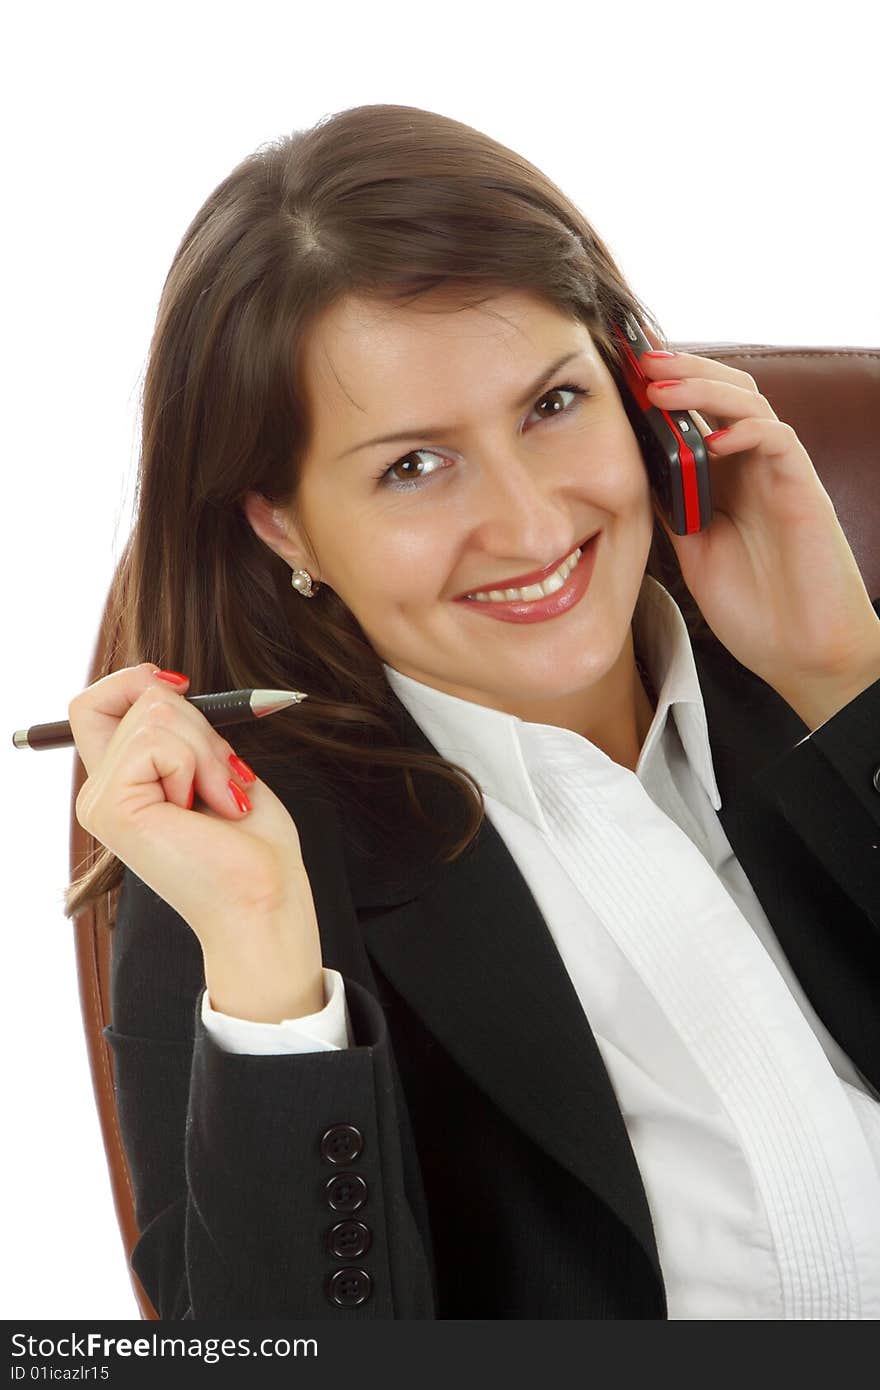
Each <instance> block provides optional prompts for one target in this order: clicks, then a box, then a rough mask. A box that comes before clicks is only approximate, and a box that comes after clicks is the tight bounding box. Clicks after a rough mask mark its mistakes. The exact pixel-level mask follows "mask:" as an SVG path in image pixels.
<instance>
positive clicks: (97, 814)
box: [76, 701, 250, 848]
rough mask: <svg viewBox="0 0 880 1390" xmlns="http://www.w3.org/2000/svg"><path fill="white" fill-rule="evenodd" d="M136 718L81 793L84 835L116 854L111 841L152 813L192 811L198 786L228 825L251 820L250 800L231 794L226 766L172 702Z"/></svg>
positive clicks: (152, 707) (156, 705)
mask: <svg viewBox="0 0 880 1390" xmlns="http://www.w3.org/2000/svg"><path fill="white" fill-rule="evenodd" d="M138 713H139V721H138V722H137V723H134V724H131V725H128V726H126V727H125V728H124V729H123V728H122V725H120V727H119V730H118V735H119V736H115V737H114V740H113V742H112V746H111V747H110V749H109V750H108V753H107V755H106V756H105V758H104V759H103V761H102V763H101V765H100V767H99V769H98V771H97V773H96V774H95V776H93V777H90V778H88V779H87V781H86V782H85V783H84V784H83V786H82V788H81V789H80V792H79V795H78V797H77V802H76V814H77V819H78V820H79V822H80V824H81V825H82V826H83V828H84V829H86V830H88V831H89V832H90V833H91V834H93V835H95V837H96V838H97V839H99V840H100V841H101V842H102V843H103V844H105V845H110V847H111V848H113V847H114V846H113V845H111V844H110V839H109V838H108V837H109V836H111V835H112V836H114V837H116V839H115V841H114V843H119V842H120V841H119V835H120V830H121V829H123V828H124V826H125V825H131V824H132V823H134V822H135V821H137V820H138V817H140V816H141V815H142V814H143V812H144V811H145V810H146V809H147V808H148V807H151V806H155V805H157V804H159V803H160V802H163V801H169V802H172V803H174V804H175V805H176V806H177V807H179V808H182V809H190V808H191V802H190V790H191V788H192V787H193V784H194V783H196V784H197V785H198V787H199V795H200V796H201V798H202V800H203V801H204V802H205V803H206V805H207V806H208V807H210V808H211V809H212V810H214V811H216V812H217V814H218V815H220V816H222V817H223V818H224V819H232V820H236V819H238V820H240V819H241V818H242V817H243V816H245V815H247V813H248V810H249V809H250V806H249V801H248V798H247V796H246V795H245V794H244V793H241V792H240V793H239V798H240V799H236V798H235V797H234V796H233V795H232V794H231V793H230V790H229V783H230V781H231V780H232V778H231V770H230V768H229V767H228V765H227V764H226V762H225V760H221V759H220V758H219V757H217V756H216V753H215V751H214V749H213V747H212V746H211V744H210V741H209V740H207V739H204V738H201V737H200V736H199V735H198V732H196V734H195V735H194V734H193V729H192V726H190V725H189V724H187V723H186V722H185V721H183V720H182V719H181V717H180V711H179V710H178V709H175V707H174V705H173V704H172V703H171V702H169V701H165V702H162V701H156V702H155V703H152V704H150V705H149V706H147V707H146V708H141V709H139V710H138ZM117 822H118V823H120V824H119V825H117Z"/></svg>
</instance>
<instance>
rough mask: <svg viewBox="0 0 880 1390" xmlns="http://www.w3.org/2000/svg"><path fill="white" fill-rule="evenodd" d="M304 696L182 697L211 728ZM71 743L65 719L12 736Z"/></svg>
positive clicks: (230, 693) (25, 741) (34, 743)
mask: <svg viewBox="0 0 880 1390" xmlns="http://www.w3.org/2000/svg"><path fill="white" fill-rule="evenodd" d="M308 698H309V697H308V695H306V694H304V693H303V691H301V690H222V691H220V692H219V694H214V695H184V696H183V699H184V700H188V701H189V703H190V704H191V705H195V707H196V709H200V710H201V712H202V714H203V715H204V716H205V718H206V719H207V721H208V723H209V724H212V725H213V726H214V728H215V729H222V728H224V727H225V726H226V725H227V724H246V723H247V721H248V720H249V719H265V718H266V716H267V715H269V714H277V713H278V711H279V710H282V709H287V708H288V706H289V705H298V704H299V703H300V701H301V700H307V699H308ZM75 742H76V740H75V739H74V737H73V733H72V731H71V728H70V724H69V723H68V721H67V720H66V719H59V720H57V721H56V722H55V723H53V724H32V725H31V727H30V728H29V729H16V731H15V733H14V734H13V735H12V743H13V746H14V747H15V748H71V747H72V746H73V744H74V743H75Z"/></svg>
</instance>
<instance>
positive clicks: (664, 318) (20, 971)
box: [0, 0, 880, 1320]
mask: <svg viewBox="0 0 880 1390" xmlns="http://www.w3.org/2000/svg"><path fill="white" fill-rule="evenodd" d="M871 26H873V32H871V31H870V29H871ZM878 37H880V35H878V32H877V20H876V18H875V17H874V7H873V6H868V5H866V4H865V3H864V0H838V3H836V4H834V5H833V6H831V7H816V8H815V9H813V8H809V7H805V6H804V5H803V4H795V3H791V4H782V3H775V4H774V3H772V0H771V2H770V3H767V2H766V0H765V3H761V4H757V3H753V0H748V2H747V0H737V3H736V4H735V5H732V4H712V5H710V4H707V3H705V0H701V3H696V0H694V3H680V2H679V0H652V3H637V2H636V0H629V3H626V4H622V5H602V6H594V5H590V4H588V3H584V0H577V3H574V4H572V3H568V0H559V2H558V3H556V4H554V5H552V6H545V5H537V6H531V5H516V4H513V5H509V6H507V7H502V6H498V5H494V4H493V5H489V4H481V3H480V2H479V0H476V3H474V0H469V3H467V4H461V3H460V0H445V3H443V4H442V5H413V4H406V5H404V4H390V3H382V0H377V3H373V4H370V5H361V4H358V5H351V6H348V5H346V4H342V5H341V6H340V5H339V4H337V5H333V6H327V5H319V6H316V7H312V6H308V5H302V6H300V5H294V4H291V3H286V4H267V3H260V0H251V3H249V4H247V5H244V4H242V3H238V4H234V5H233V4H227V3H222V4H218V3H212V4H207V3H199V4H187V3H185V0H176V2H175V3H173V4H169V3H167V2H165V3H156V2H155V0H151V3H150V4H149V5H147V4H143V5H133V4H127V3H122V4H116V5H112V6H111V5H109V4H107V5H98V4H76V3H73V4H60V3H54V4H52V3H48V4H46V3H44V4H41V5H39V6H36V5H30V6H25V5H18V6H16V7H15V8H14V11H11V12H10V14H9V15H8V16H7V17H6V19H5V22H4V47H5V61H4V69H5V71H4V83H3V86H4V91H3V93H2V96H0V101H2V112H0V114H2V123H0V131H2V135H0V139H2V156H3V158H2V165H0V178H2V182H3V190H4V195H5V196H4V206H5V211H4V215H3V219H2V223H0V227H2V238H3V241H2V269H3V323H4V329H3V334H2V354H3V360H2V388H3V390H2V442H3V460H2V477H3V483H4V486H3V517H4V523H5V524H4V525H3V529H2V536H3V542H2V546H0V566H2V574H0V581H2V590H0V593H2V600H0V601H2V619H3V621H2V644H3V645H2V651H3V672H4V678H3V680H2V685H0V712H2V719H0V726H2V728H3V729H5V733H4V734H3V736H2V739H0V747H2V754H0V758H2V767H0V778H2V807H3V818H4V823H3V834H2V841H0V843H2V846H3V858H4V864H5V872H4V876H3V877H4V882H5V884H6V891H7V893H8V894H9V897H8V899H7V909H6V911H5V913H4V918H5V920H4V933H5V941H4V959H5V961H6V962H7V965H8V968H7V970H6V972H5V974H4V987H3V1008H2V1016H3V1020H4V1025H5V1028H4V1038H3V1057H4V1062H5V1077H4V1082H5V1085H4V1096H5V1106H4V1119H5V1122H6V1133H5V1139H4V1143H3V1146H2V1155H3V1158H2V1165H3V1167H2V1174H0V1176H2V1182H0V1191H2V1196H3V1203H4V1210H3V1212H2V1230H3V1237H4V1238H3V1242H2V1246H3V1284H4V1287H3V1290H2V1315H3V1316H4V1317H6V1318H22V1319H28V1320H40V1319H49V1318H65V1319H86V1318H91V1319H101V1320H106V1319H113V1318H128V1317H136V1316H137V1315H138V1313H137V1305H136V1303H135V1299H134V1295H133V1293H132V1291H131V1287H130V1283H129V1277H128V1271H127V1268H126V1263H125V1258H124V1253H123V1249H122V1244H121V1240H120V1236H119V1233H118V1230H117V1226H116V1219H115V1214H114V1210H113V1204H112V1199H111V1193H110V1185H109V1179H108V1176H107V1170H106V1164H105V1159H104V1151H103V1145H102V1141H101V1136H100V1130H99V1127H98V1120H97V1112H96V1110H95V1106H94V1101H93V1096H92V1086H91V1078H90V1075H89V1070H88V1063H87V1058H86V1050H85V1044H84V1040H83V1032H82V1024H81V1018H80V1011H79V996H78V989H77V981H76V972H75V964H74V954H73V929H72V923H70V922H68V921H67V919H66V918H65V917H64V916H63V913H62V910H61V903H62V895H63V891H64V888H65V885H66V883H67V876H68V854H69V846H68V836H69V825H70V795H71V777H72V769H73V752H72V750H66V749H64V750H55V751H51V752H44V753H34V752H31V751H29V750H25V751H21V752H18V751H15V750H14V749H13V748H12V744H11V736H12V732H13V730H14V729H17V728H21V727H23V726H26V725H28V724H34V723H42V722H47V721H49V720H54V719H63V718H65V717H66V713H67V703H68V700H69V699H70V698H71V696H72V695H73V694H75V693H76V692H77V691H78V690H80V689H81V688H82V687H83V685H84V684H85V681H86V676H87V671H88V662H89V659H90V656H91V652H92V649H93V645H94V642H95V637H96V630H97V629H96V625H97V622H98V619H99V617H100V613H101V609H102V606H103V603H104V599H105V596H106V592H107V586H108V584H109V581H110V577H111V574H112V570H113V567H114V565H115V563H116V561H117V559H118V558H119V554H120V552H121V550H122V546H123V543H124V540H125V537H126V534H127V531H128V526H129V517H130V504H131V497H132V483H133V478H134V469H135V465H136V460H137V447H138V444H137V428H138V395H139V391H140V388H141V384H142V373H143V370H144V366H145V361H146V353H147V348H148V344H149V338H150V334H151V330H152V326H153V317H154V314H155V311H156V306H157V302H158V297H159V293H160V290H161V287H162V282H163V280H164V277H165V274H166V272H167V269H168V266H169V264H170V261H171V258H172V256H173V254H174V251H175V249H176V246H177V244H178V241H179V239H180V237H181V235H182V233H183V231H184V229H185V227H186V226H187V225H188V223H189V222H190V220H191V218H192V217H193V215H194V213H195V211H196V210H197V208H198V207H199V206H200V205H201V204H202V202H203V201H204V200H205V198H206V197H207V196H208V194H209V193H210V192H211V191H212V189H213V188H214V187H215V185H216V184H217V183H218V182H219V181H220V179H221V178H223V177H224V176H225V175H226V174H227V173H228V172H229V171H230V170H231V169H232V167H233V166H234V165H235V164H236V163H237V162H238V161H239V160H240V159H241V158H242V157H243V156H244V155H245V154H247V153H249V152H250V151H251V150H253V149H255V148H256V147H257V146H258V145H259V144H261V143H262V142H263V141H265V140H268V139H270V138H272V137H273V136H276V135H278V134H281V133H286V132H288V131H290V130H292V129H301V128H304V127H306V126H309V125H311V124H312V123H313V122H314V121H316V120H317V119H319V118H320V117H321V116H323V115H325V114H328V113H330V112H332V111H335V110H339V109H342V108H344V107H350V106H356V105H361V104H363V103H370V102H396V103H403V104H408V105H415V106H421V107H424V108H427V109H430V110H434V111H439V112H442V113H444V114H446V115H449V116H453V117H455V118H456V119H458V120H462V121H465V122H466V123H468V124H469V125H472V126H476V127H477V128H479V129H482V130H484V131H486V132H487V133H488V134H490V135H492V136H493V137H495V138H496V139H499V140H501V141H502V142H503V143H504V144H507V145H509V146H512V147H513V148H514V149H517V150H519V151H520V152H521V153H522V154H524V155H525V156H526V157H527V158H528V159H530V160H531V161H532V162H533V163H535V164H537V165H539V166H540V167H541V168H543V169H544V170H545V171H546V172H547V173H548V174H549V175H550V177H551V178H553V179H554V180H555V181H556V183H558V184H559V185H560V186H561V187H562V188H563V190H564V191H565V192H566V193H568V194H569V196H571V197H572V198H573V199H574V201H575V202H576V203H577V204H578V205H579V206H580V207H581V209H582V210H583V211H584V213H585V214H586V216H587V218H588V219H589V220H590V221H591V222H592V223H593V225H594V226H595V227H596V229H597V231H598V232H599V235H600V236H601V237H602V238H603V239H604V240H605V241H606V243H607V244H608V246H609V248H610V250H611V252H612V255H614V256H615V258H616V260H617V262H618V264H619V266H620V268H621V270H622V272H623V274H624V275H625V276H626V277H627V278H628V279H629V281H630V283H631V284H632V286H633V288H634V289H635V291H636V293H637V294H638V295H640V297H641V298H642V299H643V300H645V301H646V303H647V304H648V306H649V307H650V308H651V310H652V311H653V312H654V313H655V314H656V315H657V316H658V318H659V320H660V322H661V324H662V325H663V328H664V330H665V331H666V334H667V336H668V337H669V339H670V341H672V342H676V341H678V342H684V341H704V342H708V341H719V340H721V341H726V342H752V343H776V344H809V345H850V346H852V345H855V346H869V347H870V346H876V345H877V344H878V343H880V291H878V272H877V224H876V196H877V190H876V183H877V179H876V163H875V160H876V152H877V151H876V133H877V129H878V124H880V119H878V118H880V112H878V100H877V95H876V93H877V73H876V53H877V40H878Z"/></svg>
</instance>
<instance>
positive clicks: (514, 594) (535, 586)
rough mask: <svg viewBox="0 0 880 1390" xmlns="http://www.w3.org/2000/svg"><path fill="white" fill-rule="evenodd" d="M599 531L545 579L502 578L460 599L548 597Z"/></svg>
mask: <svg viewBox="0 0 880 1390" xmlns="http://www.w3.org/2000/svg"><path fill="white" fill-rule="evenodd" d="M598 534H599V533H598V531H593V532H591V534H590V535H589V536H586V537H585V538H584V539H583V540H582V541H579V542H578V544H577V545H576V546H575V548H574V550H572V551H570V552H569V554H567V555H565V556H564V557H563V559H561V560H560V561H559V562H558V564H557V565H556V566H555V567H554V568H553V569H552V570H549V571H545V573H544V577H543V579H539V578H535V579H533V580H531V582H528V583H525V584H519V585H516V584H511V582H510V580H501V581H499V582H498V583H497V584H495V585H494V586H493V587H492V588H491V589H471V590H470V591H469V592H468V593H466V594H460V595H459V596H458V597H459V601H464V600H469V601H471V602H476V603H500V602H505V603H527V602H529V601H531V600H534V599H539V598H548V597H549V596H550V595H551V594H554V593H556V592H557V590H559V589H561V588H562V586H563V585H564V584H565V582H566V581H567V579H568V576H569V575H570V574H571V571H572V570H573V569H574V567H575V565H576V564H577V563H578V561H579V560H580V558H581V555H582V554H583V551H584V548H585V546H587V545H589V543H590V541H591V540H592V539H593V537H594V536H597V535H598Z"/></svg>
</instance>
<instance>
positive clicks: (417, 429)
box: [336, 348, 586, 463]
mask: <svg viewBox="0 0 880 1390" xmlns="http://www.w3.org/2000/svg"><path fill="white" fill-rule="evenodd" d="M585 355H586V354H585V352H584V349H583V348H576V349H575V351H574V352H566V353H563V355H562V356H561V357H558V358H557V359H556V361H555V362H551V363H550V366H549V367H546V368H545V370H544V371H543V372H542V373H541V375H540V376H539V377H538V380H537V381H535V382H533V384H532V385H531V386H530V387H529V389H528V390H527V391H524V392H523V394H522V396H520V398H519V400H517V401H514V407H515V408H516V409H517V410H519V409H521V408H522V406H524V405H528V403H529V401H530V400H531V399H532V397H533V396H536V395H537V394H538V392H539V391H542V390H543V389H544V387H545V386H546V385H547V383H548V381H550V379H551V377H554V376H555V375H556V373H557V372H558V371H559V369H560V367H564V366H565V365H566V363H568V362H572V361H574V359H575V358H576V357H584V356H585ZM453 430H454V426H452V425H413V426H411V427H410V428H409V429H403V430H395V432H394V434H379V435H376V436H375V437H374V438H373V439H365V440H364V441H363V442H362V443H361V444H352V446H351V448H350V449H345V450H343V452H342V453H341V454H337V456H336V462H337V463H338V462H339V460H340V459H344V458H347V457H348V455H349V454H355V453H357V452H358V450H359V449H369V448H371V447H372V446H373V445H374V444H398V443H402V442H403V441H404V440H407V439H416V438H428V437H429V436H431V435H433V436H435V437H436V436H438V435H441V434H452V433H453Z"/></svg>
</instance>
